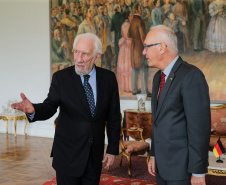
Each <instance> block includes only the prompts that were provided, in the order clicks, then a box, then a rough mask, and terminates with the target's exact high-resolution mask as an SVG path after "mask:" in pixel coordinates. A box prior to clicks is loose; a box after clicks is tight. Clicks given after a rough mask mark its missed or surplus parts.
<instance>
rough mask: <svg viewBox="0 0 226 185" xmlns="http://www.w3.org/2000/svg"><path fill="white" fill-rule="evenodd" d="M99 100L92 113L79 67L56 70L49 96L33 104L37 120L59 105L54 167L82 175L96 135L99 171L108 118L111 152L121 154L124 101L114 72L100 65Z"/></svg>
mask: <svg viewBox="0 0 226 185" xmlns="http://www.w3.org/2000/svg"><path fill="white" fill-rule="evenodd" d="M96 83H97V103H96V108H95V115H94V118H92V116H91V112H90V109H89V105H88V101H87V99H86V95H85V91H84V88H83V84H82V82H81V78H80V76H79V75H77V74H76V73H75V67H74V66H72V67H69V68H66V69H64V70H61V71H58V72H56V73H55V74H53V78H52V83H51V86H50V89H49V94H48V97H47V98H46V99H45V101H44V102H43V103H40V104H33V105H34V108H35V117H34V119H33V121H36V120H46V119H48V118H50V117H52V116H53V115H54V114H55V113H56V111H57V108H58V106H59V107H60V112H59V116H58V121H57V126H56V131H55V136H54V142H53V147H52V154H53V167H54V168H55V169H56V170H58V171H62V172H63V173H67V174H68V175H77V176H80V175H81V174H82V173H83V172H84V170H85V167H86V164H87V161H88V157H89V153H90V147H91V144H90V142H89V139H90V138H93V140H94V142H93V147H92V149H93V157H94V165H95V168H96V170H97V171H99V170H101V167H102V162H101V161H102V159H103V153H104V144H105V142H104V138H105V123H106V121H107V134H108V148H107V153H109V154H114V155H117V154H118V152H119V136H120V121H121V117H120V104H119V94H118V85H117V81H116V77H115V75H114V73H113V72H111V71H108V70H106V69H102V68H99V67H96Z"/></svg>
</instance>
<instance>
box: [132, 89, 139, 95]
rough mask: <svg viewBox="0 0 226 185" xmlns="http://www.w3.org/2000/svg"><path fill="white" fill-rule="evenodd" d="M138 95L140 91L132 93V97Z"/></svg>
mask: <svg viewBox="0 0 226 185" xmlns="http://www.w3.org/2000/svg"><path fill="white" fill-rule="evenodd" d="M139 93H141V91H139V90H138V91H137V92H132V94H133V95H136V94H139Z"/></svg>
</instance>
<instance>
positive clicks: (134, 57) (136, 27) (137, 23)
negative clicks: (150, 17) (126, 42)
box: [128, 15, 146, 69]
mask: <svg viewBox="0 0 226 185" xmlns="http://www.w3.org/2000/svg"><path fill="white" fill-rule="evenodd" d="M128 36H129V37H131V38H132V45H131V66H132V68H137V69H139V68H141V65H142V60H143V57H144V56H143V54H142V52H143V50H144V40H145V37H146V30H145V24H144V21H142V19H141V17H140V16H138V15H134V16H133V19H132V21H131V23H130V28H129V33H128Z"/></svg>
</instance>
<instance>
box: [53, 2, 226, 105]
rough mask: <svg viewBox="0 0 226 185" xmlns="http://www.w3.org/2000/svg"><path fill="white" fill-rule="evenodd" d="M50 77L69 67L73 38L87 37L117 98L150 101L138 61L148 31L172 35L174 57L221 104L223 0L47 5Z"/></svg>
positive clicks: (225, 60)
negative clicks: (201, 78) (98, 47)
mask: <svg viewBox="0 0 226 185" xmlns="http://www.w3.org/2000/svg"><path fill="white" fill-rule="evenodd" d="M50 12H51V13H50V16H51V17H50V22H51V23H50V24H51V56H52V57H51V59H52V73H54V72H56V71H58V70H61V69H64V68H66V67H69V66H71V65H74V61H73V41H74V38H75V37H76V35H78V34H81V33H87V32H91V33H94V34H96V35H97V36H98V37H99V38H100V39H101V42H102V44H103V51H102V55H101V60H100V61H99V62H98V63H97V66H99V67H103V68H106V69H108V70H111V71H113V72H114V73H115V75H116V77H117V80H118V85H119V92H120V97H121V98H122V99H135V98H136V96H135V95H136V94H139V93H145V94H147V95H148V97H151V92H152V79H153V76H154V74H155V73H156V71H157V69H155V68H150V67H148V65H147V60H146V59H145V57H143V55H142V51H143V48H144V46H143V41H144V39H145V37H146V34H147V33H148V31H149V30H150V28H151V27H152V26H156V25H165V26H168V27H170V28H171V29H173V30H174V32H175V34H176V36H177V39H178V52H179V55H180V56H181V57H182V58H183V59H184V60H185V61H187V62H188V63H191V64H193V65H195V66H197V67H199V68H200V69H201V70H202V71H203V73H204V75H205V77H206V79H207V82H208V84H209V88H210V98H211V102H212V103H225V102H226V88H225V86H226V73H225V70H226V37H225V35H226V1H225V0H50Z"/></svg>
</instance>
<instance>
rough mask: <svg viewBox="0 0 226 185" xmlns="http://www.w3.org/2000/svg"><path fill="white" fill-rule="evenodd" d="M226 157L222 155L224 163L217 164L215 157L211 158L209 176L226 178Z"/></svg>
mask: <svg viewBox="0 0 226 185" xmlns="http://www.w3.org/2000/svg"><path fill="white" fill-rule="evenodd" d="M225 157H226V156H225V155H221V159H222V161H223V163H217V162H216V160H217V158H216V157H215V156H209V167H208V173H207V174H208V175H217V176H226V160H225Z"/></svg>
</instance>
